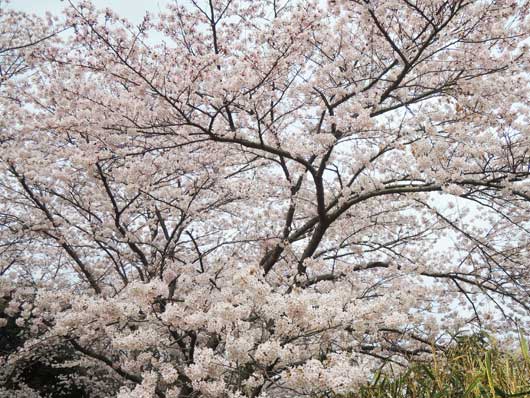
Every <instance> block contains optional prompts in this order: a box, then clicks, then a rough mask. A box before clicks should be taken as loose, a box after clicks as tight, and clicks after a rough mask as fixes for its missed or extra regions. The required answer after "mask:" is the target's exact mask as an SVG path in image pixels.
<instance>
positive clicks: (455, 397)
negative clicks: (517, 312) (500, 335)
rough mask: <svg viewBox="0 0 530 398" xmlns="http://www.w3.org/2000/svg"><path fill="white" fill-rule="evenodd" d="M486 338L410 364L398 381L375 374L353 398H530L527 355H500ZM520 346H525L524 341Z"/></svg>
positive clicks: (461, 343)
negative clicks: (529, 397) (368, 383)
mask: <svg viewBox="0 0 530 398" xmlns="http://www.w3.org/2000/svg"><path fill="white" fill-rule="evenodd" d="M486 337H487V336H486V335H484V334H481V335H474V336H470V337H463V338H459V339H458V342H457V344H456V345H455V346H453V347H451V348H450V349H448V350H447V351H446V352H444V353H435V354H434V357H433V358H430V359H429V360H427V361H421V362H419V361H416V362H413V363H411V364H410V365H409V366H408V367H407V368H406V370H405V371H404V372H402V373H401V374H399V375H397V376H392V374H391V373H388V369H387V370H386V371H385V372H387V373H383V372H381V371H379V372H377V373H376V375H375V377H374V380H373V381H372V382H371V383H370V385H368V386H363V387H361V388H360V390H359V392H358V393H355V394H352V395H344V396H342V397H344V398H345V397H352V398H353V397H355V398H420V397H421V398H508V397H528V396H530V382H529V380H530V359H529V358H528V355H527V354H528V351H526V353H525V350H524V349H523V350H522V351H511V350H508V349H505V350H502V349H501V348H500V347H499V344H498V342H496V341H495V340H492V339H491V338H486ZM520 341H521V346H522V347H524V344H527V343H526V340H525V338H524V337H522V336H521V340H520Z"/></svg>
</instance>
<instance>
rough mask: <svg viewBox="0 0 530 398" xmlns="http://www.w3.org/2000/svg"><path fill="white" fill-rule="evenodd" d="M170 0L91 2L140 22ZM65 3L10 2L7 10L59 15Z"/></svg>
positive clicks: (43, 0) (42, 0)
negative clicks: (146, 13) (47, 12)
mask: <svg viewBox="0 0 530 398" xmlns="http://www.w3.org/2000/svg"><path fill="white" fill-rule="evenodd" d="M172 2H173V1H172V0H148V1H145V0H144V1H141V0H93V3H94V4H95V6H96V7H97V8H106V7H109V8H111V9H113V10H114V11H116V12H117V13H118V15H120V16H123V17H125V18H127V19H129V20H131V22H140V21H141V19H142V17H143V15H144V13H145V11H147V10H149V11H150V12H154V13H157V12H158V11H161V10H163V9H164V8H165V6H166V5H167V4H170V3H172ZM66 4H67V2H65V1H61V0H11V2H10V4H9V8H14V9H17V10H21V11H26V12H30V13H35V14H37V15H43V14H44V13H45V12H46V11H50V12H51V13H52V14H59V13H60V12H61V10H62V9H63V8H64V7H65V5H66Z"/></svg>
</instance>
